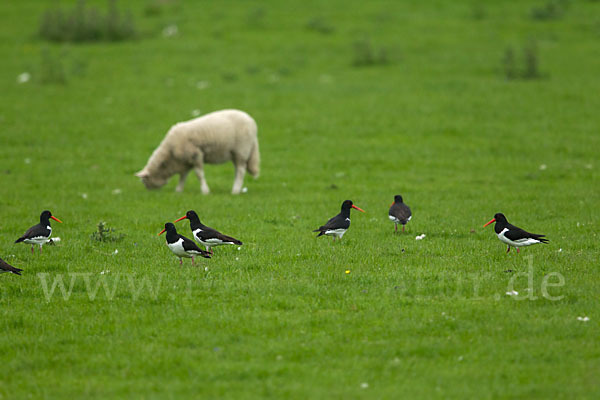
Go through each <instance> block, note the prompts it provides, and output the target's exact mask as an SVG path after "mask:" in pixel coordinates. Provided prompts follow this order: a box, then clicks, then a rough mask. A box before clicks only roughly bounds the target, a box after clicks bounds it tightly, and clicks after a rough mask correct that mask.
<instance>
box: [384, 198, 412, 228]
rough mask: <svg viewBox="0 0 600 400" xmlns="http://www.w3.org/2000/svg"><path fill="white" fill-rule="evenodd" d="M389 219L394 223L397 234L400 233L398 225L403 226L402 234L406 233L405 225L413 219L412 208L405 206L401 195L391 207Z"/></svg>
mask: <svg viewBox="0 0 600 400" xmlns="http://www.w3.org/2000/svg"><path fill="white" fill-rule="evenodd" d="M388 218H389V219H390V220H391V221H392V222H393V223H394V227H395V231H396V232H398V224H402V232H404V225H406V223H407V222H408V221H410V219H411V218H412V213H411V212H410V207H409V206H407V205H406V204H404V202H403V201H402V196H400V195H399V194H397V195H395V196H394V203H393V204H392V206H391V207H390V211H389V212H388Z"/></svg>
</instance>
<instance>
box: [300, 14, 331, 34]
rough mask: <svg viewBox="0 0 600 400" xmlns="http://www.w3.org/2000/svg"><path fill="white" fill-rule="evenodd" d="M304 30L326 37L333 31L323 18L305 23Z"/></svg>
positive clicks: (315, 18) (314, 18)
mask: <svg viewBox="0 0 600 400" xmlns="http://www.w3.org/2000/svg"><path fill="white" fill-rule="evenodd" d="M306 29H308V30H310V31H315V32H318V33H320V34H323V35H328V34H330V33H333V32H334V31H335V28H334V27H333V25H331V24H330V23H329V22H327V21H326V20H325V19H324V18H321V17H313V18H311V19H309V20H308V22H307V23H306Z"/></svg>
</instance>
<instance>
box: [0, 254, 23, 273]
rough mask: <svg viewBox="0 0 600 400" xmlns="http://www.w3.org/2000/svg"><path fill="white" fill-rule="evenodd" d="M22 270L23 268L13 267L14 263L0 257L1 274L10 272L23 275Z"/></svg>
mask: <svg viewBox="0 0 600 400" xmlns="http://www.w3.org/2000/svg"><path fill="white" fill-rule="evenodd" d="M21 271H23V270H22V269H20V268H15V267H13V266H12V265H10V264H9V263H7V262H6V261H4V260H3V259H1V258H0V274H2V273H4V272H10V273H13V274H15V275H21Z"/></svg>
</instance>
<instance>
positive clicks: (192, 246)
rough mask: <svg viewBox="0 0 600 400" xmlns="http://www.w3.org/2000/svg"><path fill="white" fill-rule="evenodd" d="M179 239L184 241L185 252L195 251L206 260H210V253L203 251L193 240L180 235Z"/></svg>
mask: <svg viewBox="0 0 600 400" xmlns="http://www.w3.org/2000/svg"><path fill="white" fill-rule="evenodd" d="M179 237H180V238H181V239H183V250H185V251H186V252H187V251H193V252H195V253H197V254H199V255H201V256H202V257H204V258H210V253H209V252H207V251H204V250H202V249H201V248H200V247H198V245H197V244H196V242H194V241H193V240H191V239H188V238H186V237H185V236H182V235H179Z"/></svg>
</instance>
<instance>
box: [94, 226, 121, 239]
mask: <svg viewBox="0 0 600 400" xmlns="http://www.w3.org/2000/svg"><path fill="white" fill-rule="evenodd" d="M124 237H125V235H124V234H122V233H117V229H115V228H109V226H108V225H107V224H106V222H98V225H97V226H96V232H94V233H92V235H91V238H92V239H93V240H96V241H98V242H120V241H121V240H122V239H123V238H124Z"/></svg>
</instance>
